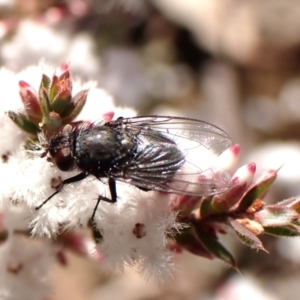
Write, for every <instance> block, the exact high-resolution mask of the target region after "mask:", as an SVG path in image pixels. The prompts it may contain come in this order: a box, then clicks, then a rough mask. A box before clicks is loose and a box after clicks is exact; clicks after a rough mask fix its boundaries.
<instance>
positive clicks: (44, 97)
mask: <svg viewBox="0 0 300 300" xmlns="http://www.w3.org/2000/svg"><path fill="white" fill-rule="evenodd" d="M39 100H40V104H41V109H42V112H43V116H44V117H47V116H48V115H49V113H50V111H51V110H52V109H51V105H50V101H49V98H48V93H47V90H46V88H44V87H40V89H39Z"/></svg>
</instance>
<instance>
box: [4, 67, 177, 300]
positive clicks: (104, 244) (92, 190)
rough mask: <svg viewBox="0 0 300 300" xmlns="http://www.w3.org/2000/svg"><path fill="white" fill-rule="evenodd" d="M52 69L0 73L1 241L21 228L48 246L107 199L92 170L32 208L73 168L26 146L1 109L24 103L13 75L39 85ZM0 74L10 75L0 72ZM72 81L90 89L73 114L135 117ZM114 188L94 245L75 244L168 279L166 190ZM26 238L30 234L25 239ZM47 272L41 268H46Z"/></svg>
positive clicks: (170, 221)
mask: <svg viewBox="0 0 300 300" xmlns="http://www.w3.org/2000/svg"><path fill="white" fill-rule="evenodd" d="M54 72H55V70H54V69H52V68H49V67H48V66H46V65H40V66H38V67H30V68H28V69H27V70H25V71H23V72H22V73H20V74H17V75H14V74H13V73H10V72H7V71H5V70H2V71H0V79H1V76H2V82H5V85H6V87H5V88H4V89H2V90H0V94H1V92H4V93H5V95H1V96H2V98H7V99H10V103H12V105H11V107H10V105H8V103H6V102H5V103H4V104H3V105H2V106H1V105H0V124H7V126H6V127H3V130H2V131H1V132H0V135H1V136H2V137H3V140H7V139H11V143H9V145H6V143H2V144H1V145H0V154H1V155H4V154H5V153H8V152H9V155H8V156H7V160H3V162H2V163H0V166H1V172H0V176H1V178H0V180H1V183H2V188H1V190H0V208H1V212H2V213H3V216H4V217H3V226H4V228H5V229H6V230H7V232H9V237H8V239H7V241H6V242H5V245H6V247H9V245H10V243H11V241H12V240H13V239H14V238H15V232H22V233H23V234H24V233H26V232H29V231H30V232H31V234H32V235H34V236H35V237H39V238H40V241H41V243H42V244H43V243H44V244H45V245H47V246H46V247H49V249H51V246H49V244H48V241H49V239H51V238H55V237H56V236H57V235H59V234H61V232H64V231H65V232H68V231H70V230H74V229H76V228H81V227H86V226H87V225H88V222H89V220H90V218H91V216H92V215H93V212H94V209H95V205H96V203H97V199H98V196H99V195H102V196H107V197H110V191H109V189H108V186H107V184H106V183H105V181H104V182H100V181H99V180H97V179H96V178H94V177H92V176H91V177H88V178H87V179H85V180H82V181H80V182H76V183H73V184H69V185H65V186H64V187H63V190H62V191H61V192H59V193H58V194H57V195H55V196H54V197H53V198H51V199H50V200H49V201H48V202H47V203H45V204H44V205H42V206H41V208H40V209H38V210H36V207H38V206H40V205H41V204H42V203H43V202H44V201H45V199H47V198H48V197H49V196H50V195H52V194H53V193H54V192H55V191H56V190H55V180H56V181H58V182H59V181H60V180H64V179H67V178H70V177H72V176H74V175H75V174H77V173H78V171H72V172H62V171H60V170H59V169H58V168H57V167H55V166H54V165H53V164H52V163H50V162H47V160H46V159H45V158H41V157H40V155H41V152H39V151H29V150H25V148H24V141H25V135H24V134H23V133H22V132H21V130H20V129H19V128H18V127H17V126H16V125H15V124H14V123H13V122H12V121H11V120H10V119H9V118H8V116H7V115H6V113H5V112H6V111H8V110H15V111H20V110H22V105H23V104H22V101H21V99H20V96H19V94H18V92H16V91H18V80H21V79H22V80H25V81H26V82H27V83H28V84H30V85H31V86H32V87H33V88H34V89H35V90H36V91H37V90H38V88H39V84H40V80H41V75H42V74H43V73H45V74H46V75H48V76H49V77H52V75H53V74H54ZM5 74H7V76H6V78H3V77H5ZM72 85H73V92H74V94H76V93H77V92H79V91H80V90H82V89H89V94H88V98H87V103H86V105H85V106H84V109H83V110H82V112H81V113H80V115H79V116H78V117H77V120H97V119H101V116H102V115H105V114H106V113H108V115H107V116H108V119H109V118H110V117H112V116H113V114H111V112H112V113H114V114H115V116H116V117H118V116H124V117H129V116H134V115H135V112H134V111H133V110H132V109H127V108H119V107H116V106H115V105H114V102H113V99H112V98H111V97H110V96H109V95H108V94H107V93H106V92H105V91H103V90H100V89H97V88H95V87H94V83H89V84H85V85H82V84H80V83H79V82H77V81H76V80H74V81H73V82H72ZM1 104H2V103H1ZM53 180H54V181H53ZM116 188H117V191H118V201H117V203H115V204H111V203H106V202H101V203H100V205H99V207H98V209H97V211H96V214H95V220H94V221H95V224H96V225H97V230H99V232H100V233H101V234H102V236H103V239H102V240H101V241H100V243H99V244H98V245H97V246H96V245H94V246H92V245H91V243H90V241H89V240H88V239H86V240H85V239H81V238H80V237H79V239H78V241H79V242H78V245H77V246H76V247H79V248H80V247H83V248H82V249H86V250H85V251H87V252H89V254H90V255H91V257H97V254H96V253H97V252H98V253H101V256H102V257H103V258H104V259H103V260H102V265H104V264H107V265H110V266H112V267H114V268H116V269H119V270H123V268H124V266H125V265H129V266H132V267H134V268H135V269H136V270H137V272H139V273H140V274H142V275H143V276H144V277H146V278H149V277H152V278H153V277H154V278H156V279H157V280H163V279H166V278H168V277H169V276H170V274H171V273H172V270H173V265H172V263H171V257H172V254H171V252H170V251H169V250H168V249H167V247H166V234H167V233H168V232H170V230H171V229H174V228H175V229H176V227H177V226H178V225H176V222H175V218H176V214H175V213H174V212H173V211H172V209H171V208H170V206H169V196H168V195H162V194H160V193H158V192H142V191H140V190H139V189H138V188H136V187H134V186H130V185H128V184H125V183H117V187H116ZM75 240H76V238H75ZM43 241H44V242H43ZM30 242H31V240H30V239H28V243H29V244H30ZM33 247H34V246H33ZM76 247H75V248H76ZM79 248H78V249H79ZM28 249H30V247H29V248H28ZM32 250H34V249H32ZM78 251H80V250H78ZM30 252H31V251H30V250H28V253H30ZM93 252H94V253H93ZM32 253H34V251H33V252H32ZM98 256H99V255H98ZM3 257H5V256H3ZM24 259H25V258H24ZM0 261H1V259H0ZM0 266H1V264H0ZM39 270H40V269H39ZM44 272H45V270H44V271H43V274H45V273H44ZM2 273H3V272H2ZM0 274H1V270H0ZM20 284H21V283H20ZM22 284H23V283H22ZM8 299H9V298H8ZM16 299H18V298H17V297H16ZM37 299H38V298H37Z"/></svg>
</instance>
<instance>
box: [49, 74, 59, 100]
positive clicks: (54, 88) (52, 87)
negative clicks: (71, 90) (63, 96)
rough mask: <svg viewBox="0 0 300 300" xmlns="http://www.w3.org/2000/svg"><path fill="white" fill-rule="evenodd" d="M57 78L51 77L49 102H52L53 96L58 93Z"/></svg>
mask: <svg viewBox="0 0 300 300" xmlns="http://www.w3.org/2000/svg"><path fill="white" fill-rule="evenodd" d="M57 85H58V77H57V76H56V75H54V76H53V77H52V82H51V85H50V88H49V100H50V102H52V101H53V99H54V97H55V95H56V94H57V93H58V86H57Z"/></svg>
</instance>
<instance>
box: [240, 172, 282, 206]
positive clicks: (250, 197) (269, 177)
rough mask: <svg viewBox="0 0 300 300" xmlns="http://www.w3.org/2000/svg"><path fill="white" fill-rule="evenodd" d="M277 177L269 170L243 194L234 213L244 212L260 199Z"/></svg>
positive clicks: (275, 173)
mask: <svg viewBox="0 0 300 300" xmlns="http://www.w3.org/2000/svg"><path fill="white" fill-rule="evenodd" d="M276 176H277V171H275V170H269V171H267V172H265V173H264V174H262V175H261V176H260V177H259V178H258V179H257V181H256V183H255V184H254V185H253V186H252V187H251V188H250V189H249V190H248V191H247V192H246V193H245V195H244V196H243V198H242V199H241V201H240V203H239V206H238V208H237V209H236V211H246V210H247V209H248V207H250V206H251V205H252V203H253V202H254V201H255V200H256V199H259V198H262V197H263V196H264V195H265V193H266V192H267V190H268V189H269V187H270V186H271V184H272V183H273V182H274V180H275V179H276Z"/></svg>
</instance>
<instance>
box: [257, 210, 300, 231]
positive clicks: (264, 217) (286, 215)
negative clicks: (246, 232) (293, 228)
mask: <svg viewBox="0 0 300 300" xmlns="http://www.w3.org/2000/svg"><path fill="white" fill-rule="evenodd" d="M298 218H299V214H298V213H297V212H296V211H295V210H294V209H292V208H288V207H281V206H278V205H274V206H273V205H272V206H271V205H269V206H266V207H265V208H264V209H262V210H260V211H258V212H257V213H255V214H254V219H255V220H256V221H257V222H259V223H260V224H261V225H262V226H264V227H279V226H286V225H290V224H291V223H293V222H294V221H296V220H297V219H298Z"/></svg>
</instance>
